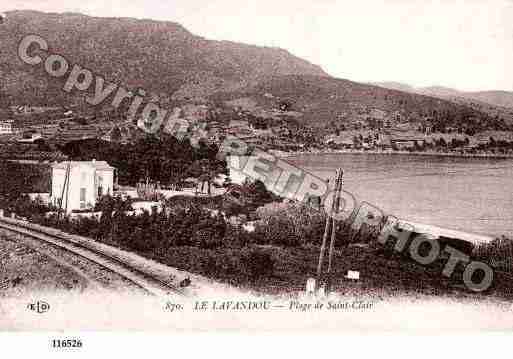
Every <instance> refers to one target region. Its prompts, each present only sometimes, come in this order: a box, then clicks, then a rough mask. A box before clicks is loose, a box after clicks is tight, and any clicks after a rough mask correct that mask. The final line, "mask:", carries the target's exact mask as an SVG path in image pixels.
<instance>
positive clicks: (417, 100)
mask: <svg viewBox="0 0 513 359" xmlns="http://www.w3.org/2000/svg"><path fill="white" fill-rule="evenodd" d="M271 96H272V97H271ZM237 98H246V99H247V98H251V99H253V100H254V101H256V103H257V104H258V105H259V106H260V107H263V108H269V107H271V106H273V104H274V106H276V102H277V101H278V99H279V100H280V101H286V102H287V103H289V104H290V106H291V107H290V110H292V111H295V112H300V113H302V114H303V116H301V117H300V119H301V121H302V122H303V124H305V125H311V126H313V127H326V125H327V124H328V123H331V124H333V123H337V122H338V123H344V124H349V123H352V122H354V121H355V120H359V119H365V118H368V117H369V116H370V117H373V115H372V114H371V113H373V112H374V113H375V112H376V111H378V112H380V111H382V112H384V113H385V114H386V115H385V116H384V117H390V116H391V114H394V113H395V114H396V115H398V116H400V117H402V118H403V119H404V121H406V122H410V123H421V122H423V121H424V119H427V118H430V119H432V120H433V121H436V122H443V123H444V124H445V125H447V126H455V127H458V126H459V125H460V124H469V125H470V122H473V124H472V126H473V127H475V128H486V127H496V126H498V125H499V124H498V123H496V122H495V121H494V120H493V119H491V118H489V116H488V115H486V114H484V113H482V112H479V111H476V110H475V109H472V108H471V107H469V106H465V105H461V104H457V103H453V102H451V101H446V100H442V99H439V98H434V97H429V96H425V95H419V94H415V93H410V92H403V91H397V90H390V89H385V88H382V87H379V86H371V85H366V84H361V83H357V82H353V81H349V80H343V79H335V78H330V77H319V76H306V75H301V76H298V75H289V76H280V77H274V78H272V79H270V80H267V81H262V82H261V83H259V84H258V85H256V86H248V87H247V88H245V89H242V90H239V91H236V92H225V93H222V94H217V95H216V99H218V100H224V101H227V100H234V99H237Z"/></svg>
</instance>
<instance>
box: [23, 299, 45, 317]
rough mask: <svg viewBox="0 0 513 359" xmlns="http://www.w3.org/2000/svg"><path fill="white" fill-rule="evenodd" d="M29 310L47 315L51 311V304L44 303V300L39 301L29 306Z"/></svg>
mask: <svg viewBox="0 0 513 359" xmlns="http://www.w3.org/2000/svg"><path fill="white" fill-rule="evenodd" d="M27 309H28V310H31V311H33V312H36V313H39V314H42V313H46V312H48V311H49V310H50V304H48V303H47V302H44V301H42V300H38V301H37V302H35V303H29V304H28V305H27Z"/></svg>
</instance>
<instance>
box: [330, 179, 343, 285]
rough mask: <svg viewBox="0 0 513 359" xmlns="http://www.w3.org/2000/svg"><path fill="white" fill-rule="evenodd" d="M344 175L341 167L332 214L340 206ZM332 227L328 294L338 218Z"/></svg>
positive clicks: (333, 221)
mask: <svg viewBox="0 0 513 359" xmlns="http://www.w3.org/2000/svg"><path fill="white" fill-rule="evenodd" d="M343 175H344V171H342V169H340V172H339V177H337V183H336V188H335V197H334V199H333V203H334V204H335V207H334V210H333V211H332V215H335V213H336V212H338V210H339V207H340V196H341V192H342V176H343ZM331 221H332V227H331V240H330V251H329V254H328V277H327V280H328V283H327V285H326V294H329V292H330V291H331V264H332V261H333V251H334V249H335V235H336V233H337V220H336V219H335V218H332V219H331Z"/></svg>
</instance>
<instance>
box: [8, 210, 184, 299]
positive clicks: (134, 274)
mask: <svg viewBox="0 0 513 359" xmlns="http://www.w3.org/2000/svg"><path fill="white" fill-rule="evenodd" d="M0 228H3V229H5V230H8V231H11V232H14V233H18V234H21V235H24V236H29V237H31V238H34V239H36V240H38V241H42V242H44V243H45V244H50V245H52V246H55V247H58V248H60V249H63V250H66V251H68V252H71V253H72V254H73V255H76V256H79V257H82V258H85V259H87V260H89V261H92V262H94V263H96V264H98V265H99V266H101V267H103V268H105V269H107V270H109V271H111V272H114V273H116V274H117V275H119V276H121V277H123V278H124V279H126V280H127V281H129V282H131V283H132V284H134V285H136V286H137V287H139V288H141V289H142V290H143V291H145V292H146V293H148V294H151V295H155V296H160V297H163V296H167V295H180V296H182V295H184V293H183V292H182V291H180V290H179V288H177V287H176V286H175V285H173V284H172V283H170V282H166V281H164V280H162V279H161V278H158V276H156V275H155V274H154V273H151V272H150V271H148V270H146V269H144V268H141V266H140V265H136V264H134V263H130V261H129V260H127V259H126V258H122V256H121V255H120V254H119V252H117V251H118V250H117V249H115V248H112V247H110V246H107V245H104V244H101V243H98V242H96V241H94V240H92V239H90V238H86V237H80V236H76V235H69V234H66V233H63V232H61V231H59V230H56V229H53V228H47V227H42V226H39V225H36V224H33V223H30V222H27V221H22V220H17V219H12V218H6V217H0Z"/></svg>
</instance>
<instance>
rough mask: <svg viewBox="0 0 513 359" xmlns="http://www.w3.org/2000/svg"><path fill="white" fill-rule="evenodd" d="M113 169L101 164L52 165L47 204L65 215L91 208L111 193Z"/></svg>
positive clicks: (71, 162)
mask: <svg viewBox="0 0 513 359" xmlns="http://www.w3.org/2000/svg"><path fill="white" fill-rule="evenodd" d="M114 170H115V169H114V167H111V166H110V165H109V164H108V163H107V162H105V161H95V160H92V161H66V162H60V163H54V164H53V165H52V191H51V197H50V200H51V203H52V204H54V205H55V206H57V207H61V208H62V210H64V211H66V212H67V213H71V212H72V211H73V210H84V209H92V208H94V206H95V204H96V202H97V200H98V199H99V198H100V197H101V196H103V195H107V194H112V193H113V188H114Z"/></svg>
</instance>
